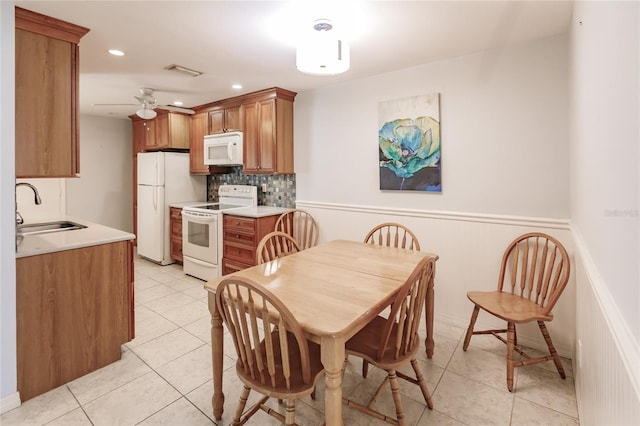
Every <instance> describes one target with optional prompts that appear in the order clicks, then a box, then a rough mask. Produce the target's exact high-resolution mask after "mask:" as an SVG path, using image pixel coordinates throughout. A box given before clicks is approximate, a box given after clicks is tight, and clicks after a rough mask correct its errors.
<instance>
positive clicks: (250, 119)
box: [242, 89, 295, 173]
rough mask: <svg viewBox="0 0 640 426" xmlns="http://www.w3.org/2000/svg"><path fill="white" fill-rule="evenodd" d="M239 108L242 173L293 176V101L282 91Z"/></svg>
mask: <svg viewBox="0 0 640 426" xmlns="http://www.w3.org/2000/svg"><path fill="white" fill-rule="evenodd" d="M260 93H261V94H262V95H261V96H259V97H257V98H254V99H250V100H249V101H248V102H247V103H245V104H243V106H242V108H243V131H244V173H293V98H294V96H295V93H293V92H289V91H285V90H283V89H271V90H268V91H264V92H260Z"/></svg>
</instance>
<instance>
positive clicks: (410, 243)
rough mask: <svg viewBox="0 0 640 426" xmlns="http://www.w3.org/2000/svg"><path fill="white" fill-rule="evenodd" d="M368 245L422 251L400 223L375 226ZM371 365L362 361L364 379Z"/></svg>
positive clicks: (367, 241) (415, 239)
mask: <svg viewBox="0 0 640 426" xmlns="http://www.w3.org/2000/svg"><path fill="white" fill-rule="evenodd" d="M364 242H365V243H367V244H375V245H379V246H387V247H396V248H403V249H409V250H415V251H420V243H419V242H418V238H416V236H415V234H414V233H413V232H411V230H410V229H409V228H407V227H406V226H404V225H401V224H399V223H394V222H386V223H381V224H380V225H377V226H374V227H373V228H372V229H371V231H369V233H368V234H367V236H366V237H365V238H364ZM368 371H369V363H368V362H367V361H366V360H363V361H362V377H365V378H366V377H367V374H368Z"/></svg>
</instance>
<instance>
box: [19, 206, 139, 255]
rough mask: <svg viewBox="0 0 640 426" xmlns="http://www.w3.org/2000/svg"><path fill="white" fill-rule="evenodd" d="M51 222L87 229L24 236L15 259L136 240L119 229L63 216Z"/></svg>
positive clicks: (133, 236) (128, 233)
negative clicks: (72, 224) (66, 221)
mask: <svg viewBox="0 0 640 426" xmlns="http://www.w3.org/2000/svg"><path fill="white" fill-rule="evenodd" d="M53 220H69V221H73V222H76V223H79V224H81V225H85V226H86V227H87V228H85V229H76V230H73V231H63V232H52V233H48V234H34V235H25V236H23V237H22V240H21V241H20V243H19V244H17V247H16V259H20V258H24V257H30V256H38V255H41V254H49V253H56V252H60V251H67V250H74V249H78V248H84V247H91V246H97V245H102V244H110V243H116V242H121V241H129V240H134V239H135V238H136V236H135V235H134V234H132V233H130V232H126V231H121V230H119V229H115V228H111V227H108V226H105V225H100V224H97V223H93V222H90V221H88V220H84V219H78V218H75V217H69V216H65V217H63V218H54V219H51V221H53ZM42 222H48V221H42Z"/></svg>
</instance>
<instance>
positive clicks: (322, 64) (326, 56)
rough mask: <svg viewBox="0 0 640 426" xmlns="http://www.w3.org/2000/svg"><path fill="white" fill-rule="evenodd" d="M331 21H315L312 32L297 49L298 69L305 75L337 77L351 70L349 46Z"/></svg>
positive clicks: (303, 38)
mask: <svg viewBox="0 0 640 426" xmlns="http://www.w3.org/2000/svg"><path fill="white" fill-rule="evenodd" d="M332 30H333V23H332V21H331V20H329V19H318V20H316V21H314V23H313V27H312V31H310V32H309V33H308V36H307V37H302V41H301V42H300V43H299V44H298V46H297V48H296V68H298V71H301V72H303V73H305V74H311V75H336V74H341V73H343V72H345V71H347V70H348V69H349V66H350V62H349V44H348V43H347V42H346V41H345V40H342V39H341V38H340V36H339V35H338V33H337V32H335V30H333V31H332Z"/></svg>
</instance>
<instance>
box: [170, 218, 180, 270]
mask: <svg viewBox="0 0 640 426" xmlns="http://www.w3.org/2000/svg"><path fill="white" fill-rule="evenodd" d="M169 211H170V213H169V214H170V217H169V227H170V228H171V229H170V231H171V233H170V237H169V244H170V253H171V258H172V259H173V260H175V261H177V262H180V263H182V209H181V208H179V207H171V208H170V209H169Z"/></svg>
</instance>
